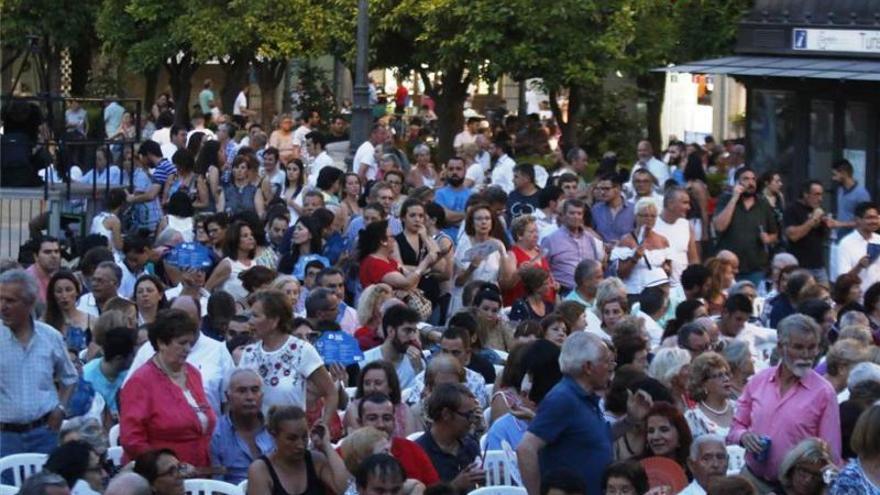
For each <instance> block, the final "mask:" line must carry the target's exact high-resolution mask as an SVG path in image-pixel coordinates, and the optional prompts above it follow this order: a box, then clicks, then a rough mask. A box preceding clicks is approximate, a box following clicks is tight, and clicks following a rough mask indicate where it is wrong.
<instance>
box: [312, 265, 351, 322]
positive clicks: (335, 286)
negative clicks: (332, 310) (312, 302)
mask: <svg viewBox="0 0 880 495" xmlns="http://www.w3.org/2000/svg"><path fill="white" fill-rule="evenodd" d="M315 285H317V286H318V287H323V288H325V289H329V290H331V291H333V293H335V294H336V298H337V300H338V303H337V306H336V318H335V321H336V323H339V326H340V327H342V331H343V332H345V333H347V334H349V335H354V332H355V331H356V330H357V329H358V327H359V326H360V325H359V324H358V317H357V311H356V310H355V309H354V308H352V307H351V306H349V305H348V304H345V275H344V274H343V273H342V271H341V270H340V269H338V268H333V267H330V268H324V269H323V270H321V273H319V274H318V276H317V277H315Z"/></svg>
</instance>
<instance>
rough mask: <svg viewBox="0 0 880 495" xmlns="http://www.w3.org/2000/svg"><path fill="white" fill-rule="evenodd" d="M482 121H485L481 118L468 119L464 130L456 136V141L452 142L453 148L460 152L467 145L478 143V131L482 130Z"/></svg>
mask: <svg viewBox="0 0 880 495" xmlns="http://www.w3.org/2000/svg"><path fill="white" fill-rule="evenodd" d="M482 120H483V119H481V118H480V117H468V119H467V124H465V127H464V130H463V131H461V132H459V133H458V134H456V135H455V139H454V140H453V141H452V147H453V148H455V149H457V150H458V149H461V147H462V146H464V145H465V144H468V143H473V142H474V141H476V139H477V131H478V130H479V128H480V121H482Z"/></svg>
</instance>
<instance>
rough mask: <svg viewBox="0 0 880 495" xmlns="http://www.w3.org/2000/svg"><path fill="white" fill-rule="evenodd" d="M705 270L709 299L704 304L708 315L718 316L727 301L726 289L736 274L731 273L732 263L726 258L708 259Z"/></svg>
mask: <svg viewBox="0 0 880 495" xmlns="http://www.w3.org/2000/svg"><path fill="white" fill-rule="evenodd" d="M706 268H708V269H709V273H710V275H709V297H707V298H706V302H707V303H708V306H709V314H710V315H712V316H715V315H720V314H721V310H722V309H723V308H724V302H725V301H727V289H728V288H729V287H730V286H731V285H733V283H734V281H735V277H736V274H735V273H734V271H733V263H731V262H730V260H728V259H727V258H709V259H708V260H706Z"/></svg>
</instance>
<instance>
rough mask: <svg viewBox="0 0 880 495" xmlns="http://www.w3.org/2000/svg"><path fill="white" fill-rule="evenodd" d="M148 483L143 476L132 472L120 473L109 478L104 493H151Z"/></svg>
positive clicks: (124, 494) (136, 494)
mask: <svg viewBox="0 0 880 495" xmlns="http://www.w3.org/2000/svg"><path fill="white" fill-rule="evenodd" d="M152 493H153V490H152V488H150V483H149V482H148V481H147V479H146V478H144V477H143V476H141V475H139V474H137V473H134V472H130V471H129V472H124V473H120V474H119V475H118V476H116V477H115V478H113V479H112V480H110V484H109V485H107V489H106V490H104V495H151V494H152Z"/></svg>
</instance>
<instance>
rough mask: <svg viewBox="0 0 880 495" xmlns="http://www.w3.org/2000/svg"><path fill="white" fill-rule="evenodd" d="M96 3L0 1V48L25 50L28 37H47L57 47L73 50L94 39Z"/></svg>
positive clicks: (83, 0) (90, 0)
mask: <svg viewBox="0 0 880 495" xmlns="http://www.w3.org/2000/svg"><path fill="white" fill-rule="evenodd" d="M99 6H100V0H2V2H0V32H2V33H3V34H2V44H3V46H4V47H10V48H19V49H21V48H26V47H27V46H28V40H27V36H28V35H36V36H40V37H43V38H45V37H50V38H51V39H52V41H53V42H54V43H56V44H57V45H59V46H66V47H70V48H77V47H79V46H81V45H82V44H83V43H87V42H88V41H89V40H91V39H93V38H94V37H95V32H94V24H95V16H96V15H97V12H98V8H99Z"/></svg>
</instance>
